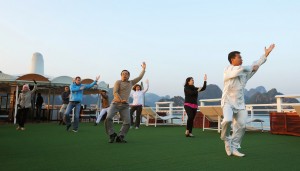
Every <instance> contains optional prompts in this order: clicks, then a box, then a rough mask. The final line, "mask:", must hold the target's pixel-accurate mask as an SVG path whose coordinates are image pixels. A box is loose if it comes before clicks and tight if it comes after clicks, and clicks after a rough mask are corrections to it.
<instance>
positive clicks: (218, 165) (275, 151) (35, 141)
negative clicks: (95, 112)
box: [0, 123, 300, 171]
mask: <svg viewBox="0 0 300 171" xmlns="http://www.w3.org/2000/svg"><path fill="white" fill-rule="evenodd" d="M15 128H16V126H15V125H12V124H2V125H0V138H1V139H0V161H1V164H0V170H3V171H9V170H14V171H15V170H30V171H35V170H39V171H40V170H43V171H45V170H64V171H66V170H72V171H77V170H78V171H79V170H80V171H83V170H140V171H141V170H229V169H231V170H300V165H299V156H300V137H295V136H285V135H272V134H270V133H269V132H264V133H261V132H246V135H245V137H244V141H243V144H242V147H243V148H242V149H241V152H243V153H245V154H246V157H244V158H237V157H228V156H226V154H225V151H224V145H223V142H222V141H221V140H220V138H219V134H218V133H217V132H216V131H210V130H207V131H204V132H203V131H202V130H201V129H198V128H196V129H194V131H193V134H194V135H195V136H196V137H195V138H186V137H185V136H184V130H185V128H184V126H158V127H156V128H155V127H153V126H149V127H146V126H142V127H141V128H140V129H139V130H135V129H131V130H130V131H129V133H128V136H127V137H126V140H127V141H128V143H127V144H117V143H114V144H109V143H108V137H107V136H106V134H105V133H104V127H103V123H101V124H100V125H98V126H93V124H92V123H80V128H79V132H78V133H73V132H67V131H65V127H64V126H59V125H58V124H57V123H39V124H33V123H29V124H27V125H26V130H25V131H16V129H15ZM115 128H116V130H118V129H119V128H120V125H118V124H116V125H115Z"/></svg>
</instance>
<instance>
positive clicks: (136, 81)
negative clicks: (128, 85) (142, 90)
mask: <svg viewBox="0 0 300 171" xmlns="http://www.w3.org/2000/svg"><path fill="white" fill-rule="evenodd" d="M142 68H143V70H142V72H141V73H140V75H139V76H138V77H136V78H135V79H133V80H131V82H132V85H134V84H136V83H138V82H139V81H140V80H141V79H142V78H143V76H144V75H145V72H146V63H145V62H143V64H142Z"/></svg>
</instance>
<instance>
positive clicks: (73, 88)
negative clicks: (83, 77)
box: [70, 81, 97, 102]
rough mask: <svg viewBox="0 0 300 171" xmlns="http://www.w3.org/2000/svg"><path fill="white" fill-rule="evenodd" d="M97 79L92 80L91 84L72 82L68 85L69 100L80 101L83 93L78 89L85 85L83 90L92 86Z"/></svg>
mask: <svg viewBox="0 0 300 171" xmlns="http://www.w3.org/2000/svg"><path fill="white" fill-rule="evenodd" d="M96 83H97V81H94V82H92V83H91V84H78V85H77V84H76V83H72V84H71V85H70V92H71V95H70V101H71V102H81V101H82V95H83V90H80V87H82V86H85V88H84V90H86V89H89V88H91V87H93V86H94V85H95V84H96Z"/></svg>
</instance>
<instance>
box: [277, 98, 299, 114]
mask: <svg viewBox="0 0 300 171" xmlns="http://www.w3.org/2000/svg"><path fill="white" fill-rule="evenodd" d="M275 98H276V101H277V112H282V111H283V109H282V106H283V105H284V103H282V102H283V99H284V98H300V95H299V94H292V95H277V96H275ZM295 104H299V103H293V105H295Z"/></svg>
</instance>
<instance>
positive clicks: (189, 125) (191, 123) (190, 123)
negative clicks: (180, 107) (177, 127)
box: [184, 106, 197, 133]
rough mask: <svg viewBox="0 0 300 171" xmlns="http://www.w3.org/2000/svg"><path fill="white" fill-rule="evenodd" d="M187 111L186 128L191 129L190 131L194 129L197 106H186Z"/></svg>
mask: <svg viewBox="0 0 300 171" xmlns="http://www.w3.org/2000/svg"><path fill="white" fill-rule="evenodd" d="M184 109H185V112H186V114H187V115H188V120H187V123H186V129H187V130H189V132H190V133H192V131H193V126H194V118H195V116H196V113H197V108H191V107H189V106H184Z"/></svg>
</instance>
